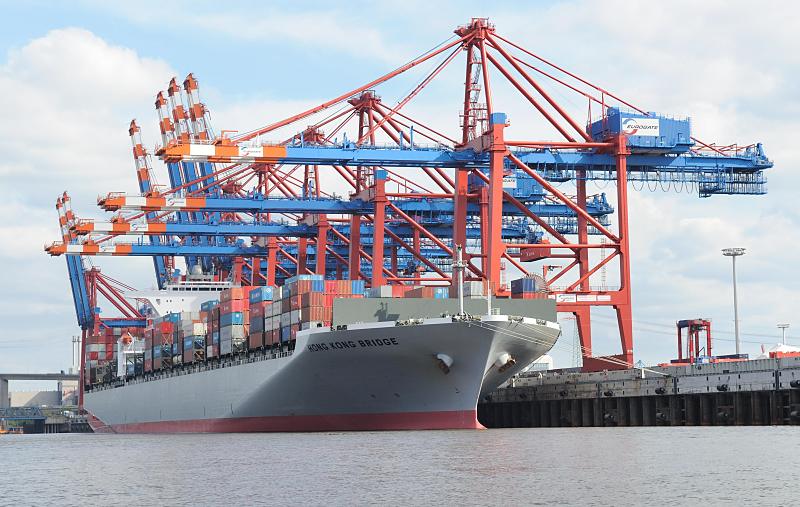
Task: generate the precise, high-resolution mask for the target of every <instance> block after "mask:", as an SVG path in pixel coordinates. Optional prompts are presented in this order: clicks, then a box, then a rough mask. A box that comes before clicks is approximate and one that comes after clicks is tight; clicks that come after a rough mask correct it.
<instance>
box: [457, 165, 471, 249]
mask: <svg viewBox="0 0 800 507" xmlns="http://www.w3.org/2000/svg"><path fill="white" fill-rule="evenodd" d="M468 175H469V171H468V170H464V169H460V168H459V169H456V181H455V190H454V202H453V205H454V210H453V215H454V216H453V246H458V245H461V247H462V248H463V247H464V246H466V244H467V189H468V187H467V176H468ZM453 251H455V248H454V249H453Z"/></svg>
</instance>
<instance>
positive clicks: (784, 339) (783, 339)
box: [778, 324, 789, 345]
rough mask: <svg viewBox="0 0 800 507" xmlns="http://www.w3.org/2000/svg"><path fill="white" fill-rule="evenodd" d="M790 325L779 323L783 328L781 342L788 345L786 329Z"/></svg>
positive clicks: (780, 327) (779, 327)
mask: <svg viewBox="0 0 800 507" xmlns="http://www.w3.org/2000/svg"><path fill="white" fill-rule="evenodd" d="M788 327H789V324H778V329H780V330H781V343H783V344H784V345H786V329H787V328H788Z"/></svg>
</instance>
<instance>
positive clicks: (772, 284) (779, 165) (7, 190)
mask: <svg viewBox="0 0 800 507" xmlns="http://www.w3.org/2000/svg"><path fill="white" fill-rule="evenodd" d="M516 4H519V2H491V5H487V3H486V2H470V1H463V0H462V1H458V2H435V3H433V4H432V3H431V2H422V1H415V0H411V1H406V2H403V3H402V5H400V4H398V3H396V2H358V1H354V2H346V3H338V4H336V5H321V4H319V3H317V2H252V3H247V2H230V3H229V4H227V5H225V6H224V7H223V6H221V4H219V3H212V2H191V3H189V2H182V1H174V2H170V4H169V7H168V8H166V9H165V6H164V4H163V3H160V2H159V3H157V2H149V1H143V2H133V3H131V2H127V3H124V2H99V1H98V2H93V1H84V2H81V1H79V2H71V3H70V4H69V5H67V4H66V3H60V2H37V1H31V2H9V1H0V9H1V10H0V12H3V16H2V18H1V19H0V111H2V112H3V121H0V153H2V154H3V156H2V157H0V212H1V213H2V215H3V216H5V217H6V218H5V220H3V221H2V222H0V265H2V266H3V267H4V269H5V272H4V274H3V276H2V277H0V284H1V285H0V287H2V290H1V291H0V298H2V299H1V300H0V371H26V372H27V371H33V372H35V371H52V370H61V369H67V368H68V367H69V366H70V363H71V349H72V343H71V337H72V336H73V335H77V334H79V329H78V327H77V325H76V323H75V316H74V309H73V305H72V301H71V296H70V292H69V283H68V279H67V272H66V266H65V264H64V259H60V258H50V257H48V256H47V255H46V254H45V253H44V252H43V246H44V245H45V244H47V243H49V242H51V241H54V240H56V239H58V237H59V232H58V226H57V220H56V212H55V209H54V203H55V199H56V197H57V196H58V195H59V194H60V193H61V192H63V191H64V190H67V191H69V193H70V195H71V196H72V198H73V206H74V209H75V211H76V213H77V215H78V216H79V217H95V218H102V217H103V212H102V211H101V210H100V209H99V208H97V207H96V206H95V204H94V203H95V201H96V198H97V196H98V195H100V194H105V193H107V192H109V191H127V192H135V191H136V189H137V187H136V179H135V173H134V170H133V162H132V159H131V152H130V141H129V138H128V133H127V127H128V123H129V122H130V120H131V118H136V119H137V120H138V121H139V123H140V125H141V126H142V131H143V135H144V139H145V144H146V145H147V147H152V146H154V145H155V143H156V141H157V140H158V139H157V124H156V120H157V118H156V114H155V110H154V108H153V100H154V97H155V94H156V92H157V91H159V90H163V89H165V87H166V85H167V83H168V81H169V79H170V78H171V77H172V76H178V77H179V79H182V78H183V77H184V76H185V75H186V74H187V73H189V72H193V73H194V74H195V76H196V77H197V78H198V80H199V81H200V87H201V94H202V98H203V101H204V102H205V103H207V104H208V106H209V108H210V109H211V113H212V121H213V123H214V125H215V127H216V128H217V129H233V130H239V131H241V132H244V131H248V130H250V129H253V128H256V127H259V126H262V125H266V124H268V123H270V122H272V121H274V120H278V119H282V118H284V117H286V116H289V115H291V114H292V113H295V112H298V111H300V110H301V109H303V108H305V107H307V106H311V105H315V104H318V103H321V102H323V101H324V100H326V99H328V98H331V97H334V96H336V95H338V94H340V93H342V92H344V91H346V90H349V89H352V88H355V87H356V86H359V85H361V84H363V83H365V82H368V81H370V80H371V79H373V78H375V77H377V76H380V75H382V74H384V73H386V72H388V71H389V70H392V69H393V68H396V67H397V66H399V65H400V64H402V63H405V62H406V61H408V60H410V59H411V58H413V57H414V56H416V55H418V54H420V53H422V52H424V51H426V50H428V49H430V48H432V47H434V46H436V45H438V44H440V43H441V42H443V41H445V40H447V39H448V38H450V37H451V36H452V31H453V29H454V28H455V27H456V26H458V25H461V24H465V23H467V22H468V21H469V19H470V18H471V17H489V18H490V20H491V22H492V23H494V24H495V26H496V28H497V32H498V33H499V34H502V35H503V36H504V37H506V38H508V39H510V40H513V41H515V42H517V43H519V44H520V45H522V46H524V47H526V48H528V49H530V50H533V51H535V52H536V53H538V54H540V55H542V56H545V57H546V58H548V59H550V60H552V61H554V62H558V63H559V64H560V65H562V66H564V67H566V68H568V69H570V70H574V71H575V72H577V73H578V74H580V75H582V76H584V77H586V78H588V79H590V80H591V81H593V82H595V83H597V84H599V85H601V86H603V87H604V88H606V89H608V90H612V91H614V92H615V93H617V94H618V95H620V96H622V97H625V98H627V99H629V100H631V101H632V102H634V103H636V104H638V105H641V106H643V107H644V108H645V109H647V110H649V111H658V112H660V113H664V114H670V115H675V116H688V117H691V120H692V127H693V134H695V135H696V136H697V137H700V138H701V139H703V140H706V141H715V142H719V143H723V144H727V143H734V142H738V143H740V144H750V143H752V142H762V143H763V145H764V148H765V150H766V153H767V155H768V156H769V157H770V158H771V159H772V160H773V161H774V163H775V166H774V168H772V169H770V170H769V171H768V173H767V176H768V180H769V184H768V189H769V193H768V194H767V195H764V196H714V197H711V198H707V199H700V198H698V197H697V195H696V193H694V194H693V193H687V192H683V193H678V192H661V191H660V190H659V191H656V192H651V191H648V190H646V189H645V190H641V191H633V190H632V191H631V193H630V221H631V245H632V246H631V248H632V257H631V265H632V276H633V285H632V290H633V314H634V330H635V355H636V358H637V359H642V360H643V361H644V362H645V363H648V364H655V363H658V362H663V361H666V360H668V359H670V358H673V357H675V355H676V350H675V349H676V345H675V338H674V336H675V331H674V327H675V321H676V320H679V319H684V318H696V317H710V318H712V319H713V321H714V328H715V333H716V334H715V337H716V346H717V351H718V352H719V353H732V352H733V347H734V345H733V341H732V340H733V333H732V331H733V306H732V290H731V273H730V261H729V260H728V259H726V258H723V257H722V255H721V253H720V250H721V249H722V248H724V247H730V246H739V247H744V248H746V249H747V254H746V255H745V256H744V257H742V258H740V260H739V264H738V277H739V301H740V320H741V329H742V333H743V335H742V338H743V340H744V343H743V351H744V352H748V353H751V354H757V353H758V352H759V349H760V344H761V343H765V344H774V343H775V342H776V341H777V339H778V336H779V335H780V334H779V332H778V330H777V328H776V324H777V323H779V322H788V323H791V324H792V327H791V328H790V329H789V337H790V340H789V343H793V344H795V345H800V321H798V319H797V311H798V307H799V306H800V304H799V303H800V291H798V286H800V269H798V262H797V261H798V253H797V252H798V251H799V250H800V236H798V234H797V230H798V227H800V211H798V207H797V206H796V202H795V201H794V199H795V198H796V196H797V195H798V194H797V188H798V186H800V175H798V172H797V167H798V162H800V155H799V154H798V153H797V147H796V142H795V141H794V135H796V131H797V128H798V120H797V118H798V117H800V90H798V87H799V86H800V85H799V84H798V83H800V79H798V78H800V38H798V37H797V36H796V33H795V30H796V26H797V22H798V17H799V13H800V12H799V11H800V7H798V6H797V5H796V4H795V3H793V2H777V1H776V2H770V1H766V2H759V3H758V5H757V6H756V4H754V3H753V2H740V1H730V2H728V1H724V2H723V1H706V2H701V3H698V2H691V1H674V2H669V3H653V2H625V1H621V0H610V1H607V2H602V3H601V2H591V1H580V0H575V1H565V2H528V3H527V4H526V5H524V6H520V5H516ZM428 70H430V68H428ZM419 76H420V74H416V78H415V77H413V76H412V77H409V78H407V79H406V80H405V81H403V80H399V82H398V83H397V84H393V85H392V86H389V87H386V88H385V89H381V90H379V91H380V93H381V94H382V95H383V96H384V98H385V99H386V100H385V102H387V103H388V102H390V100H389V99H391V100H395V101H396V100H398V99H399V98H400V97H401V96H402V93H403V92H408V91H409V90H410V88H411V87H413V85H414V83H415V81H414V79H419ZM494 79H495V83H496V85H495V90H494V92H495V101H496V105H495V108H496V110H502V109H505V111H506V112H507V113H508V115H509V119H510V121H511V127H509V129H510V131H512V132H515V133H524V135H525V136H526V137H528V138H531V137H533V138H540V139H555V138H556V137H555V136H554V135H553V133H552V132H550V131H549V130H548V129H547V127H546V126H545V125H543V121H542V120H541V118H540V117H538V116H537V115H536V114H535V112H534V111H533V110H532V109H531V108H530V107H527V108H526V107H525V106H524V104H523V103H522V102H521V99H520V98H519V97H518V96H516V95H515V92H514V91H513V90H511V89H510V87H508V86H505V87H504V86H503V85H502V84H501V83H500V79H499V77H498V76H495V77H494ZM440 81H441V82H440ZM460 86H463V74H459V73H451V74H447V75H444V74H443V75H442V77H441V79H437V84H436V86H433V85H432V86H431V87H429V88H430V89H426V91H425V93H423V94H421V95H420V96H419V97H417V98H416V99H415V100H414V103H413V105H410V106H409V111H411V112H413V116H418V117H420V118H421V119H423V120H424V119H429V122H430V123H431V124H432V125H436V126H442V128H449V129H450V130H449V131H451V132H452V131H453V129H454V128H457V125H458V123H457V122H458V115H457V111H458V102H459V100H460V98H459V96H458V95H459V93H460V92H459V87H460ZM552 91H553V93H554V96H555V97H556V99H557V100H559V101H562V100H563V101H564V103H565V104H564V105H565V107H568V108H573V109H574V110H576V111H579V110H581V108H583V109H585V105H584V104H583V103H582V102H580V101H579V100H576V99H575V97H574V95H573V96H571V95H569V94H567V93H563V92H560V91H559V90H557V89H553V90H552ZM584 114H585V113H584ZM511 129H513V130H511ZM520 135H523V134H520ZM156 170H157V172H158V173H159V174H161V175H162V177H161V179H162V181H163V180H166V176H165V175H164V174H165V173H164V172H163V167H157V169H156ZM573 188H574V187H573ZM637 188H638V187H637ZM601 190H602V189H599V188H598V189H597V191H601ZM606 191H608V192H610V193H613V189H611V190H609V189H606ZM91 262H93V263H95V264H96V265H99V266H101V267H102V269H103V271H104V272H107V273H109V274H111V275H112V276H115V277H116V278H120V279H123V280H124V281H126V282H128V283H130V284H131V285H134V286H137V287H140V288H145V287H149V286H151V285H152V284H153V275H152V268H151V264H150V263H149V261H147V260H145V259H136V258H130V259H119V258H115V259H108V260H103V261H96V260H92V261H91ZM596 316H597V319H596V328H595V332H594V334H595V337H594V341H595V352H596V353H601V354H602V353H616V352H618V349H619V343H618V339H617V337H616V334H615V331H614V329H613V326H612V325H611V324H612V319H611V314H610V313H607V312H603V311H598V312H596ZM563 317H568V316H567V315H565V316H563ZM562 324H563V326H564V335H563V337H562V339H561V340H560V342H559V344H558V345H557V346H556V349H554V352H553V355H554V357H555V359H556V365H557V366H570V363H571V361H572V341H573V327H572V326H573V325H572V322H571V321H570V320H569V319H568V318H562Z"/></svg>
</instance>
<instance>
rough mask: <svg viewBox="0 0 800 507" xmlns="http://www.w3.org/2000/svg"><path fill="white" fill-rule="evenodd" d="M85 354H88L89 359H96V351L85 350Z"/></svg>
mask: <svg viewBox="0 0 800 507" xmlns="http://www.w3.org/2000/svg"><path fill="white" fill-rule="evenodd" d="M86 354H87V355H88V356H89V361H97V357H98V355H97V352H87V353H86Z"/></svg>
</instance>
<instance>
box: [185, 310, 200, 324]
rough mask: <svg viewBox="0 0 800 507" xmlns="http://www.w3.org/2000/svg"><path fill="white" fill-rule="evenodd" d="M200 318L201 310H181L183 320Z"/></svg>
mask: <svg viewBox="0 0 800 507" xmlns="http://www.w3.org/2000/svg"><path fill="white" fill-rule="evenodd" d="M193 320H200V312H181V322H184V321H189V322H191V321H193Z"/></svg>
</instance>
